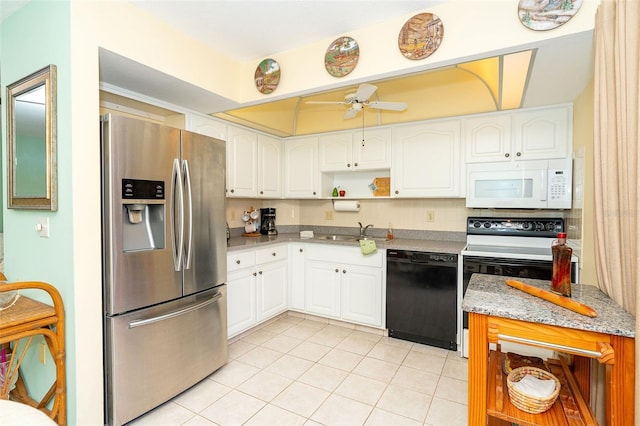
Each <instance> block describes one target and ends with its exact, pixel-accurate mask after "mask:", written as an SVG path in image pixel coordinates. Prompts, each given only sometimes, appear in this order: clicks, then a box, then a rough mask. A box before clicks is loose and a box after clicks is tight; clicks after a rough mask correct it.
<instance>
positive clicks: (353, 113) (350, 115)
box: [343, 108, 360, 119]
mask: <svg viewBox="0 0 640 426" xmlns="http://www.w3.org/2000/svg"><path fill="white" fill-rule="evenodd" d="M358 111H360V110H358V109H355V108H349V109H348V110H347V112H345V113H344V115H343V118H344V119H347V118H353V117H355V116H356V115H358Z"/></svg>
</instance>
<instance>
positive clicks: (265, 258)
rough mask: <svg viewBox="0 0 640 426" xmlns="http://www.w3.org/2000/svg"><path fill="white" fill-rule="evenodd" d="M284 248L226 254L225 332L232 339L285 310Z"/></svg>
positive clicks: (285, 264) (277, 247)
mask: <svg viewBox="0 0 640 426" xmlns="http://www.w3.org/2000/svg"><path fill="white" fill-rule="evenodd" d="M287 288H288V287H287V246H286V245H280V246H271V247H267V248H263V249H255V250H246V251H237V252H235V251H234V252H229V253H228V254H227V332H228V334H229V337H233V336H235V335H237V334H239V333H241V332H243V331H245V330H248V329H249V328H251V327H253V326H255V325H257V324H259V323H260V322H262V321H264V320H267V319H269V318H271V317H273V316H276V315H278V314H280V313H282V312H285V311H286V310H287V306H288V302H287Z"/></svg>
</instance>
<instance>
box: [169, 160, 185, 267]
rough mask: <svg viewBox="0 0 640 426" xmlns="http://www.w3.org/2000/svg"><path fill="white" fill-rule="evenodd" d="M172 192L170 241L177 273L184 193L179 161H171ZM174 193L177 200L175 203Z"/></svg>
mask: <svg viewBox="0 0 640 426" xmlns="http://www.w3.org/2000/svg"><path fill="white" fill-rule="evenodd" d="M171 176H172V177H171V181H172V184H173V190H172V191H171V206H170V207H169V212H170V214H171V237H172V238H171V240H172V241H173V269H174V270H175V271H176V272H178V271H180V270H181V269H182V262H183V260H182V252H183V247H184V206H183V204H184V192H183V188H182V169H181V168H180V160H178V159H177V158H174V159H173V172H172V175H171ZM176 192H177V194H178V197H177V198H178V200H177V201H176ZM176 207H177V210H178V224H176V221H175V218H174V216H173V215H174V214H175V213H176ZM176 229H177V232H178V236H177V238H178V241H176Z"/></svg>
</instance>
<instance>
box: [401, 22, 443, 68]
mask: <svg viewBox="0 0 640 426" xmlns="http://www.w3.org/2000/svg"><path fill="white" fill-rule="evenodd" d="M442 37H444V26H443V25H442V21H441V20H440V18H438V17H437V16H436V15H434V14H433V13H420V14H418V15H415V16H414V17H412V18H411V19H409V20H408V21H407V22H406V23H405V24H404V25H403V26H402V28H401V29H400V34H398V47H399V48H400V52H402V55H404V57H405V58H409V59H424V58H427V57H429V56H431V54H432V53H433V52H435V51H436V50H437V49H438V47H440V44H442Z"/></svg>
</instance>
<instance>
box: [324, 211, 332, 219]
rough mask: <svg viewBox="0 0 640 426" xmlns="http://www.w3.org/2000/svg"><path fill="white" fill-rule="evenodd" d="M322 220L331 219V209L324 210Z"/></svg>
mask: <svg viewBox="0 0 640 426" xmlns="http://www.w3.org/2000/svg"><path fill="white" fill-rule="evenodd" d="M324 220H333V212H332V211H331V210H326V211H325V212H324Z"/></svg>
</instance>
